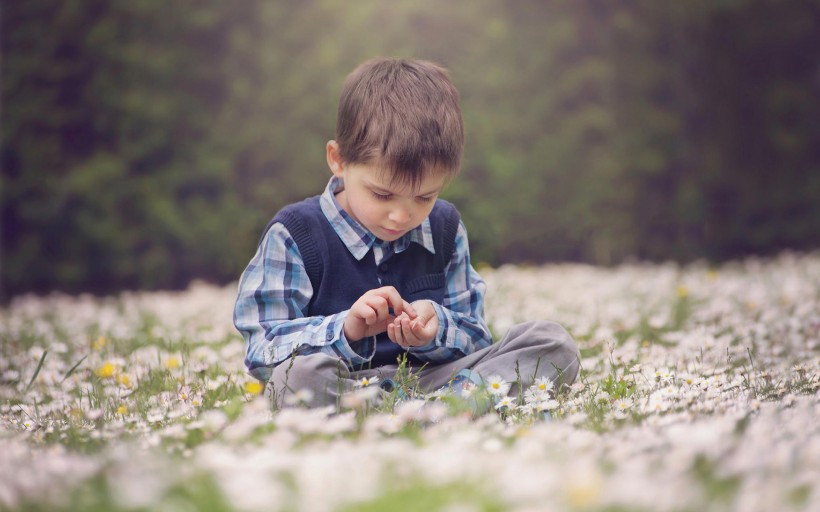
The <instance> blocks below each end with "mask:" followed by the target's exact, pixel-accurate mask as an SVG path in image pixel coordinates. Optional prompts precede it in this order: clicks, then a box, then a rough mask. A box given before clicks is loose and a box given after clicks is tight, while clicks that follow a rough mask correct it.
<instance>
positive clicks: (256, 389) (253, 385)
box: [245, 380, 263, 395]
mask: <svg viewBox="0 0 820 512" xmlns="http://www.w3.org/2000/svg"><path fill="white" fill-rule="evenodd" d="M262 389H263V387H262V383H261V382H259V381H257V380H253V381H249V382H246V383H245V392H246V393H249V394H251V395H258V394H259V393H261V392H262Z"/></svg>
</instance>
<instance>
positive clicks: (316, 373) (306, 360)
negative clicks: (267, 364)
mask: <svg viewBox="0 0 820 512" xmlns="http://www.w3.org/2000/svg"><path fill="white" fill-rule="evenodd" d="M349 377H350V371H349V370H348V369H347V366H346V365H345V364H344V362H342V360H340V359H339V358H337V357H333V356H330V355H327V354H322V353H318V354H310V355H303V356H296V357H292V358H291V359H289V360H287V361H283V362H282V363H281V364H279V365H278V366H276V368H274V369H273V374H272V375H271V378H270V386H271V391H272V393H273V394H274V396H275V398H276V402H277V404H278V405H279V406H280V407H281V406H283V405H286V403H287V401H286V400H285V398H286V397H287V396H288V395H292V394H295V393H297V392H298V391H308V392H309V393H310V395H311V396H312V400H311V403H310V404H309V405H327V404H326V403H325V402H328V403H332V402H333V401H329V400H325V399H324V398H323V397H326V396H327V395H329V394H330V395H333V394H338V391H337V393H333V391H334V390H335V388H337V387H338V386H339V383H340V382H344V381H345V380H346V379H348V378H349Z"/></svg>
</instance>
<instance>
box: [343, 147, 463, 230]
mask: <svg viewBox="0 0 820 512" xmlns="http://www.w3.org/2000/svg"><path fill="white" fill-rule="evenodd" d="M331 144H335V142H333V141H331V142H329V143H328V165H329V166H330V170H331V172H333V174H334V175H335V176H336V177H338V178H341V179H343V180H344V184H345V188H344V190H343V191H342V192H340V193H339V194H337V195H336V200H337V201H338V202H339V205H340V206H341V207H342V208H343V209H344V210H345V211H346V212H347V213H348V214H349V215H350V216H351V217H353V218H354V219H355V220H356V221H357V222H358V223H359V224H361V225H362V226H364V227H365V228H366V229H367V230H368V231H370V232H371V233H373V234H374V235H375V236H376V237H377V238H380V239H382V240H384V241H386V242H392V241H394V240H398V239H399V238H401V237H402V236H403V235H404V234H405V233H407V232H408V231H410V230H412V229H414V228H416V227H418V226H419V225H420V224H421V223H422V222H424V219H426V218H427V216H428V215H430V212H431V211H432V210H433V206H434V205H435V203H436V199H437V198H438V195H439V193H441V190H442V189H443V188H444V185H445V183H446V180H447V176H446V173H438V172H428V173H425V175H424V178H423V179H422V181H421V183H420V185H419V186H418V188H414V187H412V186H410V185H404V184H401V185H397V184H394V183H391V177H392V175H391V174H390V172H389V171H384V170H383V169H381V168H380V167H379V166H377V165H370V164H345V163H342V162H341V161H340V160H339V159H338V158H337V155H331V152H332V151H335V148H331ZM336 148H337V147H336ZM335 152H336V153H338V151H335Z"/></svg>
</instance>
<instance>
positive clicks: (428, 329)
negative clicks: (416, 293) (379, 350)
mask: <svg viewBox="0 0 820 512" xmlns="http://www.w3.org/2000/svg"><path fill="white" fill-rule="evenodd" d="M412 306H413V307H414V308H415V311H416V312H417V313H418V316H417V317H416V319H415V320H414V319H413V318H412V317H410V316H409V315H406V314H404V313H402V314H401V315H399V316H398V317H396V319H395V320H393V321H392V322H391V323H390V324H389V325H388V326H387V337H388V338H390V339H391V340H392V341H393V342H394V343H397V344H399V345H401V346H402V347H405V348H407V347H421V346H424V345H427V344H428V343H430V342H431V341H433V339H434V338H435V337H436V333H438V315H436V310H435V308H433V303H432V302H430V301H429V300H417V301H416V302H414V303H413V304H412Z"/></svg>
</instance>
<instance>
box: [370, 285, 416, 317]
mask: <svg viewBox="0 0 820 512" xmlns="http://www.w3.org/2000/svg"><path fill="white" fill-rule="evenodd" d="M379 292H381V293H380V296H381V297H383V298H385V299H387V301H388V302H389V305H390V307H392V308H393V313H394V314H395V315H399V314H400V313H407V314H408V315H409V316H410V318H416V310H415V309H414V308H413V305H412V304H410V303H409V302H407V301H406V300H404V299H402V298H401V295H399V291H398V290H396V289H395V288H393V287H392V286H384V287H382V288H379Z"/></svg>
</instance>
